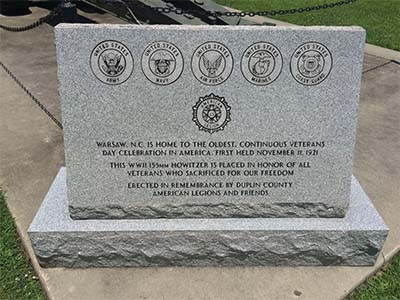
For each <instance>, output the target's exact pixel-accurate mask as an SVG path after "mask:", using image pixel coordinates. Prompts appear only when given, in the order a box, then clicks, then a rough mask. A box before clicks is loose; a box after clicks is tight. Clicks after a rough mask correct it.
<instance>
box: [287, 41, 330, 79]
mask: <svg viewBox="0 0 400 300" xmlns="http://www.w3.org/2000/svg"><path fill="white" fill-rule="evenodd" d="M331 69H332V54H331V53H330V51H329V50H328V48H327V47H325V46H324V45H322V44H321V43H317V42H308V43H305V44H303V45H301V46H300V47H298V48H297V49H296V50H295V51H294V53H293V55H292V58H291V60H290V72H291V73H292V75H293V77H294V79H296V81H297V82H299V83H301V84H303V85H308V86H311V85H317V84H320V83H321V82H322V81H324V80H325V79H326V78H327V77H328V75H329V73H330V72H331Z"/></svg>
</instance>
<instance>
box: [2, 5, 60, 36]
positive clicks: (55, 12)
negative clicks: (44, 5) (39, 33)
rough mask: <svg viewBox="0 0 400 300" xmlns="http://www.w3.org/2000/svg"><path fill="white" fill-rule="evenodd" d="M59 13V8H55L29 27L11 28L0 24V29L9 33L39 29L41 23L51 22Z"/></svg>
mask: <svg viewBox="0 0 400 300" xmlns="http://www.w3.org/2000/svg"><path fill="white" fill-rule="evenodd" d="M61 11H62V9H61V6H57V7H55V8H54V9H53V10H52V11H51V12H49V13H48V14H47V15H46V16H44V17H41V18H40V19H39V20H37V21H35V22H33V23H31V24H29V25H25V26H21V27H12V26H5V25H1V24H0V28H1V29H4V30H7V31H11V32H21V31H27V30H30V29H33V28H36V27H39V26H40V25H42V24H43V23H46V22H49V21H51V20H52V19H54V18H55V17H57V16H59V15H60V13H61Z"/></svg>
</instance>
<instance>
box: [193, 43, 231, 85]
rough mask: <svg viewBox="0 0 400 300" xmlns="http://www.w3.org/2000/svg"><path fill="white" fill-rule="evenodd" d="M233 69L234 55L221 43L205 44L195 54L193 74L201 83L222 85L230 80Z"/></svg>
mask: <svg viewBox="0 0 400 300" xmlns="http://www.w3.org/2000/svg"><path fill="white" fill-rule="evenodd" d="M232 69H233V58H232V53H231V52H230V51H229V49H228V48H227V47H226V46H225V45H223V44H221V43H217V42H207V43H204V44H202V45H200V46H199V47H198V48H197V49H196V50H195V52H194V53H193V56H192V72H193V75H194V76H195V77H196V78H197V80H199V81H200V82H201V83H204V84H206V85H218V84H221V83H223V82H224V81H225V80H227V79H228V78H229V76H230V75H231V73H232Z"/></svg>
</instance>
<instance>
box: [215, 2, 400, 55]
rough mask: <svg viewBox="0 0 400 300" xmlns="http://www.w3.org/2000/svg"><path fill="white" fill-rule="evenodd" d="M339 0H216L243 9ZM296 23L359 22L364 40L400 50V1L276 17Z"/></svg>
mask: <svg viewBox="0 0 400 300" xmlns="http://www.w3.org/2000/svg"><path fill="white" fill-rule="evenodd" d="M337 1H338V0H215V2H217V3H219V4H222V5H226V6H230V7H234V8H237V9H240V10H243V11H249V10H250V11H251V10H253V11H254V10H279V9H290V8H300V7H305V6H312V5H316V4H317V5H318V4H325V3H333V2H337ZM272 18H275V19H279V20H281V21H285V22H288V23H293V24H297V25H358V26H361V27H363V28H364V29H365V30H366V31H367V42H368V43H370V44H374V45H378V46H381V47H385V48H390V49H394V50H400V30H399V28H400V0H358V1H357V2H355V3H352V4H347V5H342V6H337V7H334V8H328V9H324V10H320V11H314V12H308V13H301V14H293V15H285V16H279V15H276V16H274V17H272Z"/></svg>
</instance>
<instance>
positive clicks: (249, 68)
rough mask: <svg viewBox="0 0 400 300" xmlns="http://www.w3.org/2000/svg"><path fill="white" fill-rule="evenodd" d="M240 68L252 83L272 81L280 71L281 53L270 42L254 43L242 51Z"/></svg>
mask: <svg viewBox="0 0 400 300" xmlns="http://www.w3.org/2000/svg"><path fill="white" fill-rule="evenodd" d="M241 69H242V74H243V76H244V78H246V80H247V81H248V82H250V83H252V84H254V85H268V84H270V83H272V82H274V81H275V80H276V79H277V78H278V77H279V75H280V73H281V71H282V54H281V52H280V51H279V49H278V48H277V47H275V46H274V45H273V44H271V43H266V42H259V43H255V44H253V45H251V46H250V47H248V48H247V49H246V50H245V52H244V53H243V56H242V62H241Z"/></svg>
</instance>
